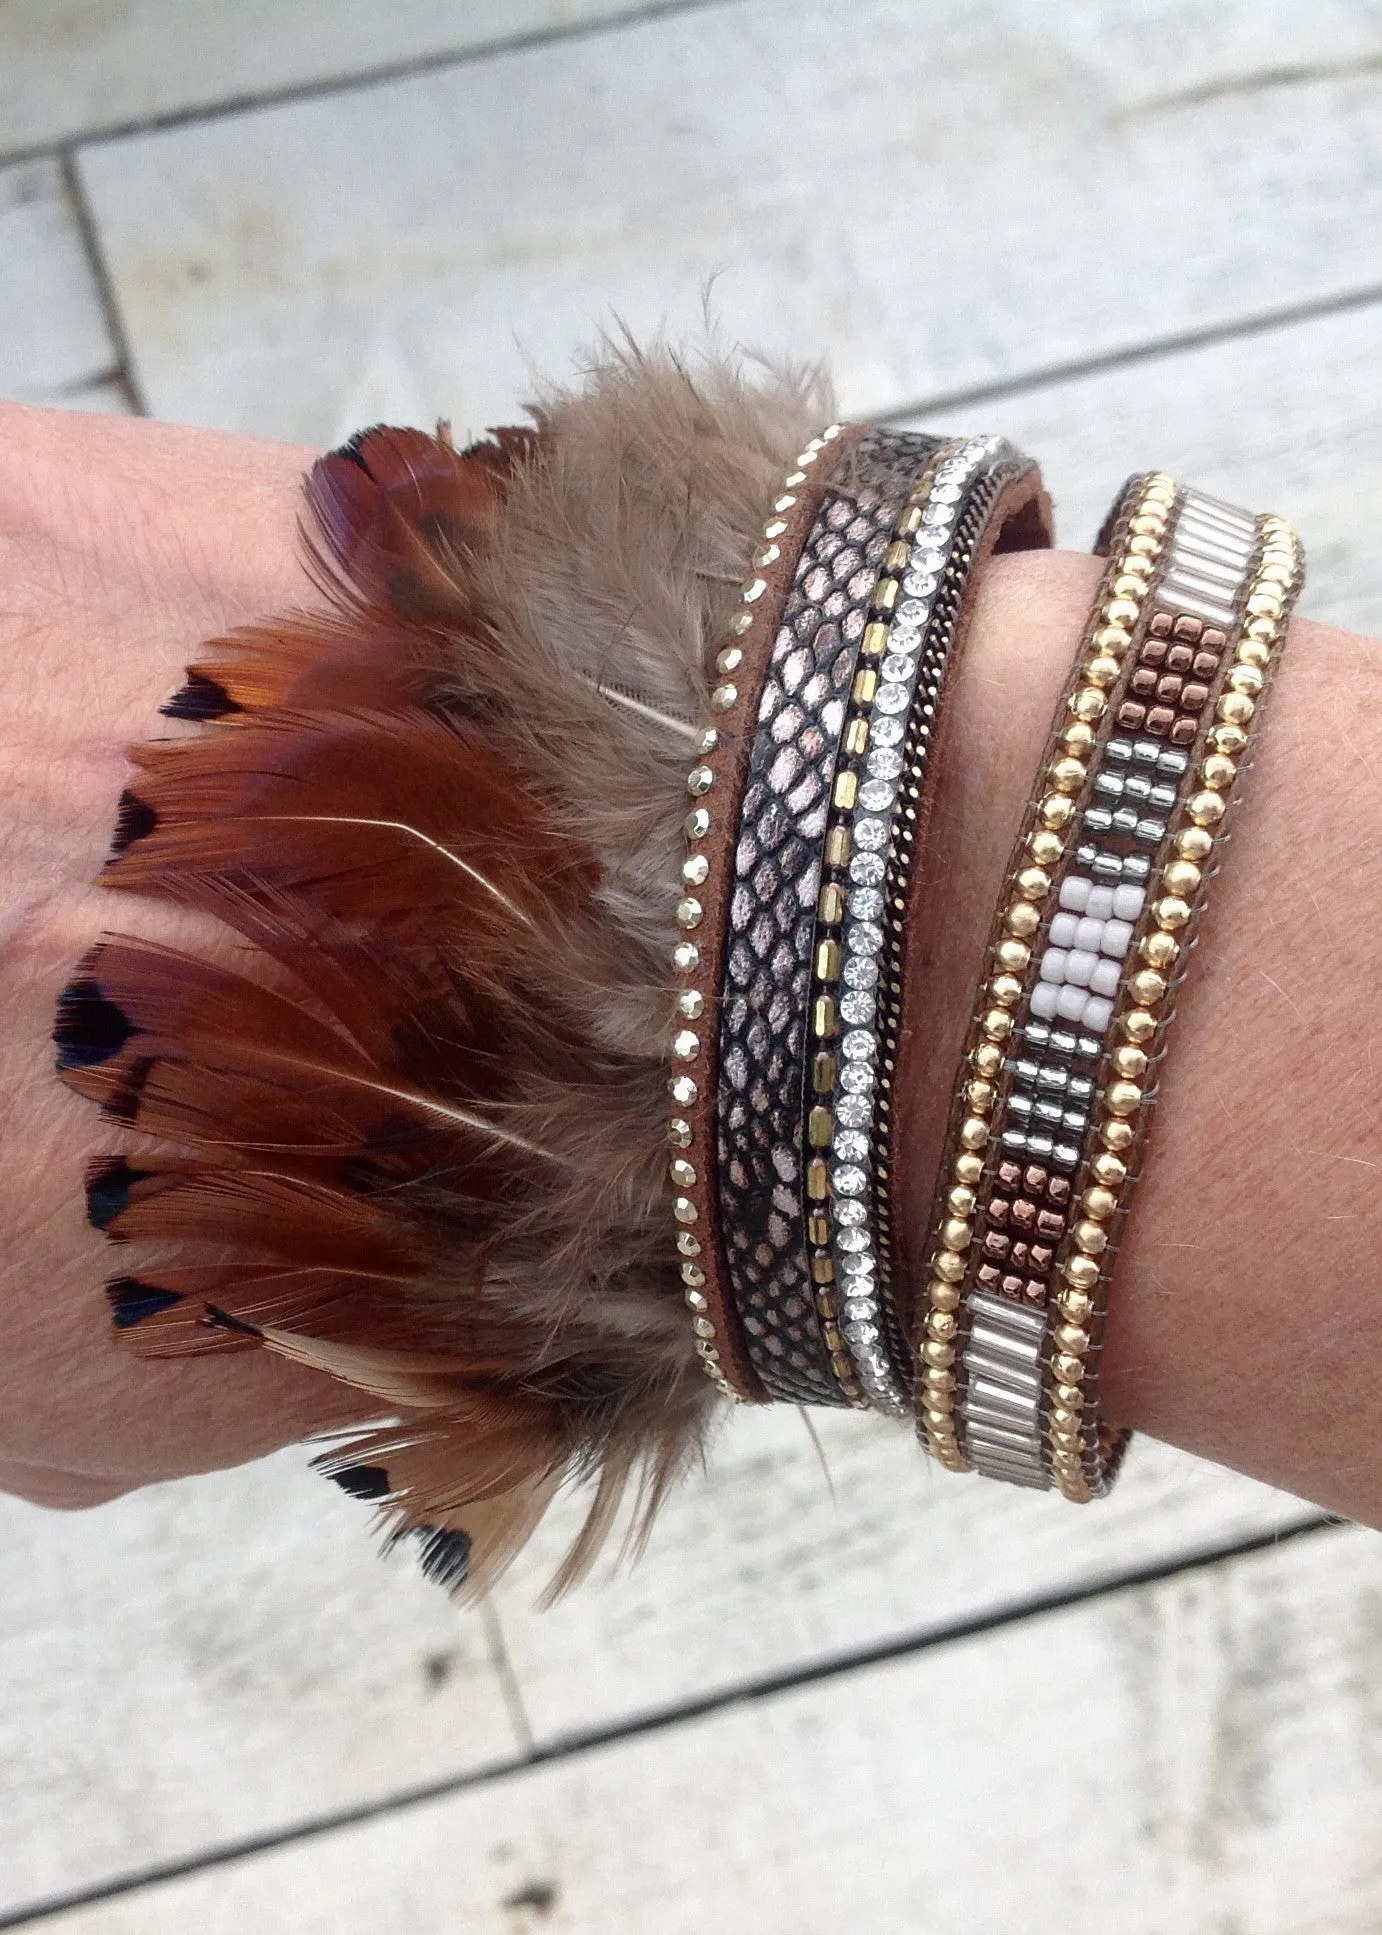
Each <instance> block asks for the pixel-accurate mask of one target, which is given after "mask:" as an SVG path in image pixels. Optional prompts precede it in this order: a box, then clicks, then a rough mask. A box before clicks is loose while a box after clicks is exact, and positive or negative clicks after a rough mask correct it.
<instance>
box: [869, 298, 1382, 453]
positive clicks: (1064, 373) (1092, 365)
mask: <svg viewBox="0 0 1382 1935" xmlns="http://www.w3.org/2000/svg"><path fill="white" fill-rule="evenodd" d="M1377 303H1382V283H1371V284H1369V285H1368V286H1366V287H1364V288H1361V289H1343V290H1340V291H1339V292H1338V293H1337V294H1335V295H1332V296H1312V297H1311V298H1310V300H1309V301H1308V302H1297V303H1289V304H1288V305H1287V306H1286V307H1285V308H1284V309H1264V310H1261V311H1260V312H1259V313H1258V314H1256V315H1252V316H1237V317H1235V318H1234V320H1233V321H1232V322H1221V323H1207V324H1206V325H1205V327H1204V328H1203V329H1183V330H1179V331H1177V332H1174V333H1172V334H1171V335H1169V336H1156V337H1149V338H1148V340H1147V341H1146V342H1142V343H1130V344H1124V345H1123V346H1122V347H1121V348H1119V349H1110V350H1103V351H1100V352H1097V353H1095V354H1093V355H1090V356H1079V357H1072V358H1071V360H1070V361H1069V362H1067V363H1049V364H1047V365H1046V366H1045V367H1043V368H1039V369H1032V370H1023V371H1020V372H1018V373H1017V374H1016V375H1013V376H1000V377H995V379H994V380H993V381H992V382H991V383H974V384H970V385H969V386H968V387H967V388H964V389H959V390H938V391H937V392H936V393H935V394H934V395H932V396H924V397H922V398H921V399H920V401H918V402H915V403H907V404H902V405H898V406H895V407H894V408H892V409H888V410H879V411H875V412H874V420H875V421H876V422H878V423H900V422H902V421H904V420H906V419H908V418H911V417H921V416H927V415H929V414H931V413H932V412H934V411H936V410H959V409H965V408H967V407H968V406H969V405H970V404H971V403H992V402H995V401H997V400H999V399H1001V398H1003V397H1009V396H1021V395H1023V394H1024V392H1026V391H1028V390H1039V389H1041V388H1043V387H1044V386H1045V385H1047V384H1055V383H1078V382H1079V381H1080V380H1081V378H1082V377H1086V376H1104V375H1106V374H1108V373H1109V372H1110V371H1112V370H1121V369H1129V368H1135V367H1136V366H1137V365H1138V364H1139V363H1150V362H1155V361H1156V360H1157V358H1159V357H1162V356H1181V355H1189V354H1190V353H1191V352H1192V351H1194V350H1197V349H1213V348H1215V347H1217V346H1219V345H1221V344H1224V343H1233V342H1238V341H1240V340H1243V339H1246V338H1249V337H1253V336H1269V335H1271V334H1272V332H1273V331H1274V330H1278V329H1291V328H1294V327H1295V326H1296V325H1297V324H1299V323H1307V322H1317V321H1319V320H1321V319H1322V318H1327V317H1330V316H1345V315H1349V314H1350V313H1352V311H1354V310H1357V309H1369V308H1371V307H1372V306H1373V305H1374V304H1377Z"/></svg>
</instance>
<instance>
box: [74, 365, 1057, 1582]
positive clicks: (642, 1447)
mask: <svg viewBox="0 0 1382 1935" xmlns="http://www.w3.org/2000/svg"><path fill="white" fill-rule="evenodd" d="M533 414H534V423H533V427H531V428H529V429H524V430H509V431H501V432H497V433H495V435H494V436H493V437H492V438H491V440H489V441H488V442H485V443H482V444H479V445H477V446H475V447H474V448H472V449H469V450H466V451H463V452H462V451H458V450H456V449H455V448H454V447H453V446H452V444H451V442H450V440H449V438H448V437H447V436H446V434H445V433H444V432H443V433H442V434H439V435H438V436H437V437H429V436H426V435H424V434H422V433H421V432H417V431H411V430H387V429H378V430H373V431H369V432H366V433H363V434H362V435H361V436H360V437H358V438H356V439H355V440H354V441H353V442H352V443H351V444H350V445H348V446H347V447H346V448H345V449H343V450H341V451H338V452H335V453H333V454H332V455H330V456H328V457H325V458H323V459H322V460H321V461H320V462H319V463H318V464H317V465H316V466H315V468H314V470H313V472H312V474H311V476H310V478H309V479H308V482H307V515H306V519H305V534H306V541H307V544H308V547H309V551H310V558H311V564H312V569H313V573H314V576H315V579H316V582H317V583H318V585H319V586H320V588H321V589H322V591H323V592H324V594H325V597H326V609H325V610H324V612H323V613H322V614H320V615H306V614H298V615H294V616H290V617H287V618H285V619H283V620H281V621H278V622H271V623H267V624H264V625H261V626H257V627H253V628H250V629H247V630H244V631H240V632H238V633H236V634H234V635H232V636H231V637H229V638H226V639H223V640H220V641H216V642H214V643H213V644H211V645H210V646H208V648H207V650H206V653H205V655H204V657H203V658H202V660H201V661H200V662H199V663H198V664H197V665H196V666H195V667H193V668H192V669H191V671H190V673H189V677H188V683H187V685H186V686H185V688H184V689H183V691H182V692H180V693H179V694H178V695H176V697H174V698H173V699H172V700H170V701H169V703H168V705H167V706H166V707H165V710H166V711H167V712H168V713H169V714H170V716H172V717H175V718H179V719H182V720H192V721H195V722H196V724H197V726H198V730H197V731H196V732H195V733H192V734H190V735H188V736H184V737H180V738H169V739H165V740H161V741H154V742H152V743H149V744H146V745H143V746H140V747H139V748H137V749H136V750H135V752H134V753H133V755H132V758H133V761H134V764H135V767H136V775H135V777H134V779H133V780H132V782H131V785H130V787H129V790H128V792H127V793H126V795H125V797H124V799H123V801H122V808H121V820H120V829H119V832H118V835H117V840H116V850H115V851H114V852H113V854H112V856H111V859H110V861H109V863H108V865H107V868H106V870H105V874H104V876H103V878H104V879H105V880H106V881H107V882H108V883H109V884H110V885H112V886H114V887H118V888H120V889H121V890H124V891H131V892H138V893H144V894H150V895H155V896H158V897H161V898H163V899H166V900H171V901H173V902H176V903H178V904H180V905H182V906H186V907H193V908H196V909H198V910H200V911H202V912H207V913H211V914H213V915H215V916H216V917H217V918H219V919H220V920H221V921H223V922H224V923H225V924H226V925H227V926H228V927H229V928H230V929H231V930H233V931H234V932H235V934H237V935H238V936H239V938H240V940H241V941H242V942H243V943H244V944H245V945H244V946H243V947H242V949H241V951H240V954H239V956H238V957H237V966H236V967H235V968H234V969H231V968H226V967H222V966H220V965H213V964H211V963H209V962H207V961H203V960H199V959H196V958H194V957H192V956H189V955H186V954H181V953H178V952H176V951H174V950H170V949H167V948H163V947H159V946H155V945H153V944H151V943H146V942H142V941H131V940H121V939H108V940H105V941H103V942H102V943H101V944H100V945H99V946H98V947H97V948H96V949H95V950H94V951H93V953H92V954H91V955H90V956H89V957H88V959H87V960H86V961H85V962H83V964H82V966H81V968H80V970H79V971H78V973H77V975H76V976H75V978H74V980H73V982H72V984H71V986H70V987H69V989H68V990H67V992H66V994H65V995H64V997H63V1001H62V1005H61V1010H60V1013H59V1016H58V1022H57V1028H56V1041H57V1045H58V1059H59V1066H60V1069H61V1071H62V1074H63V1078H64V1079H65V1080H66V1081H67V1082H68V1083H69V1085H71V1086H72V1087H73V1088H75V1089H77V1090H78V1091H79V1092H80V1093H82V1094H84V1095H86V1096H88V1097H89V1098H91V1099H92V1100H93V1101H95V1102H97V1103H99V1104H100V1105H101V1106H102V1108H103V1109H104V1110H105V1112H106V1114H107V1116H108V1117H109V1118H110V1119H111V1120H112V1121H114V1122H117V1123H119V1124H121V1125H123V1126H124V1127H126V1128H127V1129H129V1130H131V1131H134V1132H137V1133H138V1135H139V1136H140V1137H141V1139H142V1140H141V1143H140V1147H141V1148H148V1147H151V1146H158V1147H159V1148H160V1149H161V1150H162V1151H163V1153H159V1154H156V1155H147V1156H146V1155H143V1154H141V1155H139V1156H138V1157H137V1158H136V1157H133V1156H128V1157H126V1156H114V1157H111V1158H108V1159H105V1160H104V1161H103V1162H102V1163H101V1164H100V1165H98V1167H97V1169H96V1170H95V1171H94V1172H93V1173H92V1175H91V1177H90V1179H89V1190H88V1200H89V1206H90V1214H91V1218H92V1220H93V1222H95V1223H96V1224H97V1225H98V1226H99V1227H100V1228H102V1229H104V1230H105V1231H106V1233H107V1234H108V1235H109V1236H110V1237H111V1238H112V1239H114V1240H117V1241H119V1242H121V1243H123V1244H129V1243H135V1244H138V1245H139V1246H141V1247H140V1251H139V1254H140V1255H143V1256H147V1257H149V1258H150V1259H151V1260H150V1261H148V1262H147V1263H144V1264H142V1265H140V1266H139V1267H138V1268H137V1269H136V1271H135V1272H134V1273H131V1274H126V1275H123V1276H120V1277H119V1278H117V1279H116V1280H115V1281H114V1282H113V1283H112V1284H111V1285H110V1289H109V1294H110V1300H111V1305H112V1309H113V1312H114V1320H115V1324H116V1327H117V1329H118V1331H119V1333H120V1335H121V1336H122V1338H124V1339H125V1340H127V1341H128V1342H129V1343H130V1345H131V1346H132V1347H133V1348H135V1349H136V1350H139V1351H141V1352H143V1353H146V1354H150V1355H166V1356H172V1355H177V1354H180V1353H185V1352H204V1351H238V1350H247V1349H254V1348H267V1349H269V1350H271V1351H274V1352H277V1353H279V1354H281V1355H283V1356H284V1357H287V1358H290V1359H292V1360H294V1361H296V1362H298V1363H301V1364H304V1365H309V1366H312V1367H315V1368H317V1369H319V1370H322V1371H324V1372H326V1373H327V1374H329V1375H331V1376H333V1377H335V1378H338V1379H341V1380H344V1381H346V1382H347V1383H349V1384H351V1385H353V1386H355V1387H356V1388H358V1389H359V1390H360V1391H361V1392H362V1393H363V1394H365V1400H364V1401H365V1404H366V1406H367V1407H374V1408H376V1409H377V1413H378V1418H379V1422H378V1424H377V1425H376V1426H374V1427H372V1428H368V1429H364V1430H362V1431H360V1432H358V1433H356V1434H354V1435H353V1436H352V1437H351V1438H350V1440H349V1441H348V1442H345V1443H337V1444H334V1445H333V1446H332V1447H331V1448H330V1449H329V1450H328V1451H327V1453H326V1454H325V1457H324V1459H323V1460H322V1462H323V1464H324V1466H325V1468H326V1469H327V1470H328V1471H329V1472H330V1473H331V1475H333V1476H335V1477H336V1478H337V1479H338V1480H339V1481H340V1482H341V1483H342V1484H343V1485H344V1486H345V1487H346V1488H347V1489H348V1490H349V1491H351V1492H352V1493H354V1494H355V1495H357V1496H359V1497H362V1498H365V1499H369V1500H371V1501H373V1502H374V1503H375V1504H376V1506H377V1507H378V1510H379V1513H380V1515H381V1521H382V1523H383V1524H384V1526H385V1527H386V1528H387V1530H388V1531H389V1533H390V1535H391V1536H400V1535H402V1534H404V1533H409V1532H411V1533H416V1534H418V1535H420V1538H421V1549H422V1555H423V1561H424V1564H425V1565H426V1566H427V1568H428V1570H429V1571H430V1572H431V1573H432V1574H433V1575H434V1576H436V1577H438V1578H439V1579H441V1580H442V1581H443V1582H444V1583H445V1584H446V1585H448V1586H449V1587H451V1588H452V1589H454V1590H457V1591H467V1592H476V1591H479V1590H482V1589H483V1588H484V1587H485V1586H486V1585H488V1584H489V1583H490V1582H491V1581H492V1580H493V1579H494V1578H495V1577H496V1576H497V1574H498V1573H499V1571H500V1570H501V1569H502V1568H503V1566H504V1565H505V1564H506V1563H507V1562H508V1560H509V1559H510V1558H511V1557H512V1555H513V1554H514V1553H515V1552H516V1551H517V1550H518V1548H519V1547H520V1546H521V1544H522V1543H523V1541H524V1540H525V1539H526V1538H527V1536H528V1534H529V1533H530V1532H531V1530H532V1529H533V1527H534V1526H535V1525H536V1523H537V1522H538V1520H539V1518H540V1517H541V1516H542V1513H543V1512H544V1510H545V1509H546V1506H547V1504H548V1503H549V1501H550V1500H551V1498H552V1497H553V1495H554V1494H555V1492H556V1491H557V1489H558V1488H559V1487H560V1486H561V1485H562V1484H563V1483H564V1482H580V1481H585V1480H588V1481H590V1483H591V1486H592V1488H593V1492H592V1500H591V1504H590V1509H589V1511H588V1513H587V1516H586V1519H585V1522H584V1525H583V1527H582V1530H581V1532H580V1534H579V1536H578V1538H577V1539H576V1541H575V1543H574V1545H573V1546H572V1548H571V1550H570V1552H569V1553H568V1555H567V1557H566V1559H565V1562H564V1564H563V1566H562V1568H561V1570H560V1572H559V1574H558V1576H557V1579H556V1581H555V1582H554V1587H555V1589H557V1590H560V1589H561V1588H562V1587H564V1586H566V1585H568V1584H570V1583H571V1582H572V1581H573V1580H574V1579H576V1578H577V1577H579V1576H580V1575H581V1573H582V1572H583V1571H584V1569H585V1568H586V1567H587V1566H588V1565H589V1563H590V1562H591V1560H592V1558H593V1556H594V1554H595V1553H596V1551H597V1550H598V1548H599V1546H600V1544H601V1541H602V1540H603V1539H604V1537H605V1536H606V1534H607V1533H608V1531H609V1529H610V1526H611V1524H612V1522H613V1520H614V1517H615V1515H616V1512H617V1509H618V1506H619V1502H620V1500H621V1498H622V1497H623V1496H624V1494H625V1492H626V1491H627V1490H628V1489H629V1488H630V1486H632V1488H633V1492H634V1504H635V1509H634V1517H633V1525H634V1532H633V1537H634V1538H635V1540H637V1539H638V1538H640V1537H642V1536H644V1535H646V1531H647V1528H648V1526H649V1524H650V1523H651V1519H652V1516H653V1514H654V1513H655V1512H656V1510H657V1507H658V1505H659V1503H660V1502H661V1500H662V1498H663V1497H664V1496H665V1494H666V1492H667V1490H668V1488H669V1486H670V1485H671V1484H672V1483H673V1481H674V1480H675V1478H676V1477H677V1475H678V1474H679V1473H680V1472H681V1471H682V1470H683V1469H684V1468H685V1467H686V1466H687V1465H688V1464H689V1463H690V1462H692V1461H694V1460H695V1459H696V1458H697V1457H698V1456H699V1455H700V1453H701V1450H702V1448H703V1445H704V1442H705V1438H706V1434H707V1432H708V1430H709V1428H710V1425H711V1423H712V1421H713V1419H714V1418H715V1417H716V1416H717V1415H719V1414H721V1413H723V1411H724V1410H725V1408H726V1407H725V1406H724V1404H723V1402H722V1398H723V1395H724V1394H725V1393H731V1394H733V1395H735V1396H738V1397H741V1398H748V1399H754V1400H757V1399H762V1398H765V1397H772V1398H778V1399H785V1400H788V1401H797V1402H799V1401H803V1400H805V1401H812V1402H824V1403H845V1404H869V1405H872V1406H875V1407H877V1408H881V1409H883V1410H885V1411H892V1412H899V1411H904V1410H907V1409H908V1408H909V1402H910V1400H909V1391H910V1385H911V1379H912V1374H913V1367H912V1362H911V1356H910V1349H909V1344H908V1317H909V1311H908V1308H907V1304H908V1300H909V1298H908V1292H909V1290H910V1288H911V1286H907V1285H902V1284H898V1283H895V1282H894V1281H893V1277H892V1256H891V1245H890V1230H891V1226H892V1220H893V1217H894V1215H895V1193H896V1191H897V1189H898V1187H899V1172H900V1171H901V1170H903V1169H905V1164H906V1159H907V1129H906V1122H905V1120H901V1121H899V1117H900V1116H901V1115H903V1114H905V1111H904V1110H903V1106H902V1105H903V1103H905V1099H906V1098H905V1096H897V1095H894V1093H893V1086H894V1077H895V1076H896V1073H897V1069H898V1065H899V1057H900V1053H901V1044H902V1043H903V1042H904V1040H906V1039H908V1038H914V1037H917V1036H918V1035H920V1036H922V1037H924V1035H925V1030H926V990H925V986H924V977H923V976H922V975H921V974H920V971H919V968H918V967H917V958H918V956H919V937H918V935H917V932H916V922H915V919H914V917H913V907H914V901H915V893H914V888H915V884H916V882H915V876H916V872H917V869H916V867H915V865H914V862H915V859H916V856H917V854H918V852H919V850H920V849H921V846H922V844H923V842H924V840H925V837H926V823H927V815H928V812H929V807H930V786H931V781H932V774H933V769H934V760H933V757H932V749H933V746H934V743H935V739H936V736H937V734H938V733H939V732H940V731H941V730H942V728H943V719H944V697H945V691H946V688H947V684H948V681H949V678H950V676H951V673H952V670H953V667H954V665H955V663H956V660H957V656H958V653H959V651H960V649H961V647H962V643H963V639H964V636H965V634H966V631H967V628H968V625H969V623H970V613H971V607H972V597H971V594H972V590H973V586H974V584H975V582H976V579H977V573H978V572H979V571H980V570H981V568H982V566H983V563H984V560H985V559H986V558H987V556H988V555H989V553H990V552H991V551H993V550H994V549H995V548H999V549H1012V548H1022V547H1026V546H1036V545H1045V544H1048V543H1049V542H1050V518H1049V505H1048V504H1047V501H1046V499H1045V497H1044V494H1043V492H1042V489H1041V484H1040V479H1039V476H1038V474H1037V472H1036V470H1035V467H1034V466H1033V465H1031V464H1030V462H1029V461H1028V460H1026V459H1025V458H1021V457H1020V456H1019V455H1018V454H1017V453H1016V452H1014V451H1012V450H1011V449H1010V447H1008V446H1007V445H1004V444H1002V443H1001V442H999V441H997V440H993V439H972V440H968V441H956V442H951V443H942V442H940V441H939V440H937V439H935V438H925V437H914V436H906V435H901V434H899V433H894V432H890V431H884V430H876V429H869V428H861V427H851V428H839V429H837V428H836V427H835V426H834V425H833V424H832V422H831V412H830V407H829V399H828V397H827V396H826V395H825V394H824V392H823V390H822V388H821V386H820V385H819V383H818V382H816V381H815V380H813V379H810V378H798V377H793V376H786V377H780V378H777V379H774V380H772V381H768V382H765V383H762V384H750V383H749V382H747V381H746V380H745V379H744V378H743V376H742V375H741V374H740V373H739V372H738V371H737V370H735V369H733V368H731V367H729V366H727V365H724V364H720V363H716V362H708V363H707V364H706V366H705V367H704V368H702V369H698V370H696V371H695V372H693V371H691V370H690V369H689V368H688V367H686V366H685V365H683V364H681V363H679V362H678V361H676V360H675V359H673V358H672V357H670V356H666V355H654V356H648V357H643V356H640V355H638V354H637V353H636V352H633V351H619V352H611V353H609V354H608V355H607V356H606V357H604V358H603V359H602V360H601V361H600V362H598V363H597V365H596V366H595V368H594V369H593V371H592V373H591V375H590V377H589V379H588V381H587V382H586V384H585V386H584V387H583V389H582V390H581V391H580V392H579V393H576V394H562V393H554V394H552V395H550V396H549V397H547V398H546V399H545V400H544V401H543V402H542V403H541V404H539V405H538V406H537V407H536V409H535V411H534V413H533ZM688 773H689V774H690V779H689V781H688ZM688 785H689V788H690V791H689V793H688ZM674 950H675V958H676V970H675V972H674V971H673V970H672V969H671V968H670V967H669V963H670V962H671V961H672V959H673V951H674ZM669 1062H670V1065H669ZM669 1082H670V1084H671V1095H670V1109H669V1093H668V1087H669ZM669 1136H670V1143H671V1146H670V1149H669ZM149 1138H153V1139H155V1141H154V1142H153V1143H151V1142H150V1141H149V1140H148V1139H149ZM669 1164H670V1174H669ZM673 1231H675V1232H676V1235H675V1238H674V1236H673ZM169 1259H172V1260H169ZM687 1302H689V1303H690V1305H691V1310H690V1312H689V1314H688V1311H687V1308H686V1303H687ZM707 1370H709V1371H710V1372H711V1374H712V1376H711V1379H710V1380H708V1379H707V1377H706V1375H705V1372H706V1371H707ZM717 1387H718V1390H717Z"/></svg>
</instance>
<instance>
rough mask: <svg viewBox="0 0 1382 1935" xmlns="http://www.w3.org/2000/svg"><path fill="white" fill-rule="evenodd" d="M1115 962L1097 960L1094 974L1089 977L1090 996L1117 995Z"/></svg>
mask: <svg viewBox="0 0 1382 1935" xmlns="http://www.w3.org/2000/svg"><path fill="white" fill-rule="evenodd" d="M1120 978H1121V977H1120V975H1119V971H1118V963H1117V961H1108V960H1098V961H1096V962H1095V963H1094V972H1093V973H1092V974H1091V975H1090V977H1089V987H1090V992H1091V993H1092V994H1117V992H1118V982H1119V980H1120Z"/></svg>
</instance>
